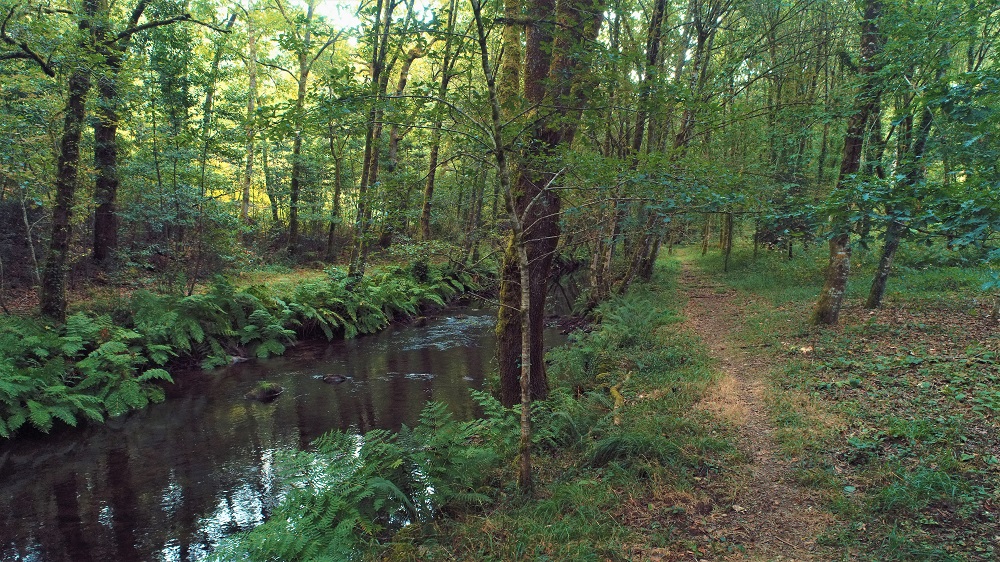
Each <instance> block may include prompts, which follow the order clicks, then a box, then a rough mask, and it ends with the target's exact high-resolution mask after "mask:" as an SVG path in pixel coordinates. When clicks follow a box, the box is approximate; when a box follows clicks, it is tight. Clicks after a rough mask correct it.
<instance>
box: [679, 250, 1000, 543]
mask: <svg viewBox="0 0 1000 562" xmlns="http://www.w3.org/2000/svg"><path fill="white" fill-rule="evenodd" d="M748 257H749V256H742V263H738V264H735V265H734V267H732V268H731V272H730V273H723V272H720V271H719V270H721V269H722V267H721V265H722V263H721V260H720V259H717V258H714V257H712V256H708V257H701V256H698V255H696V252H695V251H691V252H687V251H682V252H680V254H679V257H678V259H679V260H680V263H681V264H682V266H681V269H680V273H679V275H678V283H677V291H678V296H679V297H680V298H681V299H682V300H684V301H686V304H685V305H684V309H683V311H684V316H685V323H686V324H687V326H688V327H689V328H690V330H691V332H692V333H694V334H696V335H697V336H698V338H699V339H700V340H701V343H702V345H704V346H705V348H706V349H707V351H708V353H709V354H710V356H711V358H712V359H713V360H714V363H713V365H714V368H715V369H716V370H717V373H718V376H717V378H716V379H715V382H714V384H713V385H711V386H710V387H708V389H707V391H706V394H705V396H704V397H703V398H702V399H701V401H700V402H699V406H700V407H701V408H703V409H705V410H707V411H709V412H711V413H712V414H713V415H714V416H716V417H717V418H719V419H721V420H724V421H725V422H727V424H728V427H730V428H731V429H732V431H731V433H729V439H730V441H731V442H732V443H733V444H734V445H735V447H736V449H737V450H738V451H740V453H742V455H741V457H742V459H741V460H742V461H743V464H742V465H741V464H739V463H736V464H734V465H732V466H729V467H726V470H725V471H724V474H726V477H725V478H724V479H722V480H721V481H720V482H716V483H711V484H707V485H704V486H702V488H703V490H702V491H703V492H705V493H706V494H707V495H708V496H709V497H711V498H713V503H714V506H715V507H714V508H713V509H712V510H711V512H710V513H709V514H708V515H707V517H706V521H705V522H704V523H703V526H705V527H707V528H710V529H712V534H714V535H716V536H722V535H725V536H727V537H729V538H730V540H731V541H732V542H733V543H736V544H738V545H739V546H740V548H739V549H738V550H739V554H737V555H730V557H728V558H722V557H719V556H716V557H714V558H713V557H710V556H709V557H704V558H703V559H705V560H723V559H724V560H760V561H765V560H766V561H790V560H802V561H807V560H823V561H826V560H879V561H890V560H898V561H910V560H949V561H966V560H969V561H986V560H997V556H998V554H1000V533H998V532H997V528H1000V527H998V522H1000V515H998V514H1000V424H998V419H1000V390H998V388H1000V333H998V330H997V327H996V325H995V323H993V322H992V321H991V319H990V316H989V312H990V308H991V305H992V301H991V300H990V299H988V298H983V295H982V293H981V292H979V291H978V284H979V283H980V282H979V281H978V280H977V278H976V275H977V273H976V272H975V271H974V270H970V269H968V268H962V267H944V266H942V267H939V268H926V267H921V268H917V267H905V266H903V267H901V268H900V269H901V271H900V272H899V273H898V276H897V277H895V278H894V279H893V284H892V288H893V290H892V291H891V292H890V294H889V295H888V296H887V298H886V301H885V303H884V304H883V306H882V308H880V309H878V310H866V309H864V308H862V307H861V305H860V302H861V300H862V298H863V296H864V295H863V290H864V289H865V288H867V287H865V286H864V285H865V284H864V281H863V280H862V279H860V278H858V279H854V278H853V276H852V286H851V291H850V292H849V294H848V298H847V299H846V301H845V305H844V308H843V310H842V313H841V322H840V325H838V326H835V327H823V328H821V327H815V326H810V325H809V324H808V317H809V311H810V310H811V306H812V303H813V300H814V298H815V293H816V288H817V287H819V286H820V284H821V282H820V281H819V280H818V279H816V277H815V274H814V273H811V272H812V271H820V270H821V268H817V267H816V262H819V261H820V260H821V259H822V256H820V255H818V252H817V255H816V256H813V255H803V256H799V257H797V258H796V260H793V261H783V260H781V259H776V258H775V256H770V255H764V256H761V258H760V260H759V261H758V260H753V261H751V260H749V259H747V258H748ZM866 274H867V271H866V270H864V269H863V268H862V267H859V270H858V272H857V274H856V275H857V277H863V276H865V275H866ZM729 505H731V507H730V508H728V509H723V508H725V507H726V506H729Z"/></svg>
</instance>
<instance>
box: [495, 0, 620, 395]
mask: <svg viewBox="0 0 1000 562" xmlns="http://www.w3.org/2000/svg"><path fill="white" fill-rule="evenodd" d="M602 14H603V3H601V2H599V3H598V4H597V5H593V4H590V3H587V2H585V1H584V0H564V1H562V2H561V3H559V4H558V5H556V3H555V2H554V1H553V0H535V1H533V2H531V4H529V8H528V16H529V18H528V19H529V21H531V22H534V23H532V24H531V25H529V27H528V29H527V33H526V42H525V58H524V72H523V75H524V89H523V92H524V99H525V100H526V101H527V102H528V103H529V104H531V108H530V110H529V111H528V113H527V116H526V118H527V119H529V122H533V123H534V126H533V128H532V134H531V136H530V138H529V139H528V140H527V142H526V147H525V148H524V150H523V152H522V154H521V158H520V159H519V162H518V171H517V180H516V181H515V182H514V184H513V195H514V197H513V200H512V201H510V202H509V204H510V205H513V206H512V207H511V208H510V209H509V211H510V213H511V215H512V216H513V215H516V216H517V217H519V220H521V221H522V224H523V225H524V232H523V233H522V237H523V238H521V240H520V241H518V240H515V239H514V237H513V236H512V238H511V241H510V242H509V243H508V247H507V248H508V249H507V252H506V253H505V254H504V260H503V265H502V267H501V271H502V279H501V284H500V301H501V304H500V311H499V313H498V322H497V338H498V342H497V358H498V364H499V371H500V388H501V393H500V394H501V396H500V399H501V402H503V403H505V404H507V405H510V404H513V402H512V401H511V400H512V399H514V397H517V398H516V399H520V386H521V385H520V377H521V372H520V367H521V365H520V364H519V362H520V360H519V358H520V357H521V354H522V351H523V346H524V345H525V344H524V342H525V341H527V342H528V344H527V345H528V346H529V351H530V354H531V355H532V356H533V357H536V358H537V357H541V356H542V351H543V342H542V330H543V327H544V323H543V320H544V318H543V316H544V305H545V296H546V294H547V292H548V276H549V270H550V267H551V264H552V258H553V257H554V254H555V250H556V247H557V244H558V240H559V236H560V227H559V213H560V207H561V202H560V198H559V195H558V192H557V191H555V190H553V189H551V187H552V183H553V182H554V181H555V180H556V179H557V176H558V172H557V171H556V170H552V166H553V162H552V158H553V156H554V155H555V152H556V150H557V149H558V148H559V147H560V146H569V145H571V144H572V142H573V137H574V135H575V134H576V129H577V125H578V123H579V117H580V113H581V112H582V108H583V107H584V105H585V100H586V92H585V91H584V88H583V87H582V86H583V85H584V84H585V82H584V80H585V79H586V78H587V71H588V70H589V66H588V63H587V60H586V57H585V56H581V54H582V53H584V52H585V49H586V46H587V45H589V43H590V42H592V41H594V40H595V39H596V36H597V32H598V30H599V28H600V24H601V21H602ZM553 17H554V18H555V22H556V25H555V26H554V27H553V25H552V23H551V22H552V21H553V19H552V18H553ZM553 29H557V30H558V32H557V33H553ZM521 244H523V245H524V249H525V252H526V254H527V258H528V263H529V271H528V277H527V278H528V279H529V287H528V290H529V292H530V297H531V298H530V299H529V300H530V302H531V309H530V310H529V311H528V323H527V324H528V329H529V330H530V333H529V334H527V335H525V334H522V333H521V322H520V321H519V319H520V315H521V314H522V312H523V311H521V299H520V295H521V293H522V291H523V290H524V287H523V286H522V283H523V282H522V275H520V271H519V269H518V259H519V255H518V251H519V250H518V245H521ZM525 336H526V337H527V339H525ZM529 379H530V385H529V386H530V391H531V398H532V399H544V398H546V397H547V396H548V379H547V378H546V375H545V366H544V362H542V361H538V360H536V361H533V362H532V366H531V373H530V376H529Z"/></svg>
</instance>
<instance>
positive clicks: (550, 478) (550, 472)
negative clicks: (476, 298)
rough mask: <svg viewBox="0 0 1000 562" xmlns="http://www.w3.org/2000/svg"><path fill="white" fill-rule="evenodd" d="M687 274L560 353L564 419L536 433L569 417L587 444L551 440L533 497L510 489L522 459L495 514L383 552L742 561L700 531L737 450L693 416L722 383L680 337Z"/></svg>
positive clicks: (609, 315)
mask: <svg viewBox="0 0 1000 562" xmlns="http://www.w3.org/2000/svg"><path fill="white" fill-rule="evenodd" d="M676 267H677V266H676V263H667V262H661V263H660V264H659V271H658V273H657V275H656V278H655V279H654V281H653V282H652V283H650V284H648V285H646V286H641V287H637V288H636V289H635V290H633V291H631V292H630V294H629V295H627V296H624V297H620V298H617V299H614V300H613V301H611V302H609V303H606V304H605V305H603V306H602V307H601V308H600V310H599V316H600V319H601V323H600V324H599V325H598V326H597V328H596V329H595V330H594V331H593V332H592V333H590V334H586V335H583V334H581V335H579V336H575V339H574V341H573V343H571V345H570V346H568V347H566V348H564V349H561V350H558V351H556V352H554V353H552V354H550V355H549V358H548V363H549V365H550V367H549V374H550V378H551V382H552V384H553V386H554V387H556V388H557V390H556V392H555V393H554V395H555V397H554V398H553V399H552V400H550V402H551V403H552V404H551V405H550V408H551V410H552V412H554V413H556V414H564V415H550V416H548V417H544V418H543V419H541V420H539V421H538V422H537V425H536V432H538V433H542V434H544V433H545V432H546V431H552V430H551V427H549V426H551V425H552V424H553V423H554V420H564V421H563V422H560V423H562V424H563V425H571V426H572V427H573V428H574V432H577V433H578V434H579V436H578V438H575V439H571V440H568V441H567V440H563V441H562V443H563V445H561V446H549V445H546V444H545V443H540V444H539V446H538V447H537V449H536V451H535V457H534V458H535V462H536V473H537V483H536V497H535V498H534V499H526V498H524V497H523V496H521V495H520V494H519V493H518V492H517V491H516V490H515V489H514V488H513V485H512V484H510V482H512V481H513V470H514V468H515V467H514V464H513V462H511V464H510V465H509V466H508V467H507V472H508V473H509V474H508V478H505V479H504V482H503V483H499V486H500V489H499V494H498V497H497V500H496V502H495V503H494V504H492V505H491V506H489V507H488V508H486V509H483V510H482V511H479V512H465V513H462V514H459V515H458V516H457V517H456V518H449V519H442V520H440V521H438V522H436V524H435V528H434V529H433V531H431V532H430V533H427V532H426V531H427V530H426V529H425V534H424V535H422V536H420V537H411V536H409V535H408V534H407V533H411V532H412V530H407V529H404V531H402V532H401V533H400V535H399V536H397V537H396V538H395V540H394V542H393V543H392V544H390V545H388V546H387V547H386V549H385V550H384V551H383V552H381V553H380V555H381V556H382V557H383V558H388V559H395V560H445V559H447V560H453V559H458V560H486V561H488V560H496V561H500V560H503V561H508V560H595V561H596V560H640V559H648V558H650V557H654V556H656V555H658V554H663V553H668V552H687V551H691V552H694V551H695V550H696V549H697V551H699V552H703V553H705V554H706V555H708V556H712V555H713V554H712V553H714V554H715V555H720V554H723V553H726V552H729V551H731V550H732V549H733V548H734V547H733V546H732V545H729V544H726V543H725V542H720V541H715V540H713V539H711V538H710V537H708V536H707V534H698V533H692V532H691V528H692V527H697V526H698V524H699V523H698V521H700V519H701V517H703V516H704V515H705V514H706V513H708V512H710V511H711V510H712V509H713V507H712V500H711V499H709V498H707V497H706V496H705V495H704V494H703V493H702V492H699V491H697V490H696V489H695V487H694V486H693V483H694V482H695V481H696V480H697V481H700V482H708V481H721V480H723V479H724V478H725V475H724V474H723V473H724V470H723V467H725V466H727V465H729V464H730V463H732V462H735V460H734V459H735V455H736V452H735V449H734V448H733V447H732V445H731V441H730V438H731V437H732V436H731V435H730V434H729V429H728V428H727V427H725V426H724V425H723V424H721V423H720V422H718V421H717V420H715V419H713V418H712V417H711V416H710V415H709V414H708V413H706V412H704V411H701V410H699V409H696V408H695V407H694V405H695V403H696V402H697V401H698V400H699V399H700V398H701V396H702V395H703V394H704V392H705V390H706V388H707V387H708V385H709V384H710V383H711V382H712V380H713V377H714V376H715V375H714V372H713V371H712V369H710V367H709V365H708V358H707V355H706V354H705V353H704V351H703V347H702V346H701V344H700V343H699V342H695V341H694V340H693V339H692V338H691V337H690V336H689V335H686V334H684V333H683V332H682V331H681V330H679V329H678V324H679V322H680V321H681V320H682V317H681V313H680V310H681V304H682V303H680V302H679V299H678V296H677V294H676V291H675V288H676V287H675V279H674V278H675V277H676V274H677V270H676ZM615 393H618V394H619V395H620V396H621V400H618V401H616V400H615V399H614V394H615ZM567 419H572V422H571V423H569V422H565V420H567ZM546 420H548V421H546ZM726 508H728V506H724V507H723V509H726Z"/></svg>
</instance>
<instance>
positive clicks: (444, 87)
mask: <svg viewBox="0 0 1000 562" xmlns="http://www.w3.org/2000/svg"><path fill="white" fill-rule="evenodd" d="M457 8H458V7H457V5H456V2H455V0H452V1H451V2H450V3H449V10H448V31H447V33H448V39H447V42H446V43H445V49H444V58H443V60H442V64H441V82H440V83H439V84H438V101H437V104H436V107H435V108H434V111H435V115H436V118H435V121H434V128H433V129H432V130H431V153H430V158H429V162H428V165H427V181H426V182H425V183H424V198H423V203H422V204H421V207H420V238H421V239H422V240H430V238H431V205H432V202H433V198H434V180H435V177H436V176H437V168H438V157H439V154H440V151H441V126H442V124H443V123H444V120H443V118H442V112H443V111H444V109H445V100H446V99H447V98H448V85H449V83H450V82H451V78H452V76H453V75H454V73H453V68H454V66H455V60H456V58H457V57H456V56H455V53H452V45H453V43H454V42H453V40H452V38H453V37H454V33H455V21H456V17H457ZM505 9H506V7H505ZM506 29H507V27H505V28H504V34H505V37H506V33H507V31H506ZM518 43H519V44H520V41H518Z"/></svg>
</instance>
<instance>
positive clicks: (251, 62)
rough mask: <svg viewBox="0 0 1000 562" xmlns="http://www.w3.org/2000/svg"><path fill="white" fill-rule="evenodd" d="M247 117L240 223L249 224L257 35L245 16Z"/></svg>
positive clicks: (254, 125)
mask: <svg viewBox="0 0 1000 562" xmlns="http://www.w3.org/2000/svg"><path fill="white" fill-rule="evenodd" d="M246 68H247V77H248V78H249V82H248V84H247V86H248V90H247V117H246V125H245V131H246V169H245V170H244V173H243V193H242V194H241V197H240V222H241V223H242V224H243V225H244V226H246V225H249V224H250V188H251V186H252V185H253V156H254V144H255V141H256V137H257V123H256V120H255V116H254V113H255V112H256V111H257V33H256V31H255V30H254V27H253V18H252V16H251V15H250V14H247V59H246Z"/></svg>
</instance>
